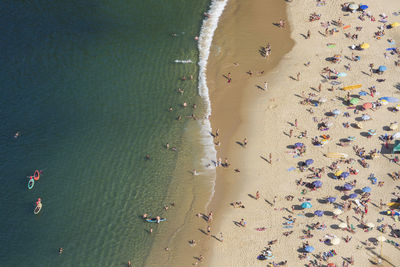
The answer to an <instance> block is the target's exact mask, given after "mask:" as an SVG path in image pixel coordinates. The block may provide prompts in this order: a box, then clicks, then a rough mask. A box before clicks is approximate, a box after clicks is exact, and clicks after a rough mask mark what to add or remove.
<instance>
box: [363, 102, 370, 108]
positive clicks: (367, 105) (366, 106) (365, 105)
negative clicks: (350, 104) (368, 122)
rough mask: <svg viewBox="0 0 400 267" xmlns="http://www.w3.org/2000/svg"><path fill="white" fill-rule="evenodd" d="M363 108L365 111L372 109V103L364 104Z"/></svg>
mask: <svg viewBox="0 0 400 267" xmlns="http://www.w3.org/2000/svg"><path fill="white" fill-rule="evenodd" d="M362 107H363V109H369V108H372V103H370V102H368V103H364V104H363V105H362Z"/></svg>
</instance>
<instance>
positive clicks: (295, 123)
mask: <svg viewBox="0 0 400 267" xmlns="http://www.w3.org/2000/svg"><path fill="white" fill-rule="evenodd" d="M294 127H296V129H297V119H295V120H294Z"/></svg>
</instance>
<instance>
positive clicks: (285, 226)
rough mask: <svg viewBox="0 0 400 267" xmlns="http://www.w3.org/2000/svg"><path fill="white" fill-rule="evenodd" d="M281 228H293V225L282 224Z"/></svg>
mask: <svg viewBox="0 0 400 267" xmlns="http://www.w3.org/2000/svg"><path fill="white" fill-rule="evenodd" d="M283 228H285V229H289V228H293V225H284V226H283Z"/></svg>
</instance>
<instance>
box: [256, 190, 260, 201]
mask: <svg viewBox="0 0 400 267" xmlns="http://www.w3.org/2000/svg"><path fill="white" fill-rule="evenodd" d="M259 198H260V192H259V191H257V192H256V199H257V200H258V199H259Z"/></svg>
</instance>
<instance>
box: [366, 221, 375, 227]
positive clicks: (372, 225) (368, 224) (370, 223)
mask: <svg viewBox="0 0 400 267" xmlns="http://www.w3.org/2000/svg"><path fill="white" fill-rule="evenodd" d="M366 225H367V226H368V227H369V228H373V227H375V224H373V223H372V222H369V223H367V224H366Z"/></svg>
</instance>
